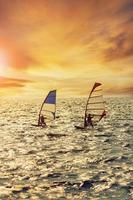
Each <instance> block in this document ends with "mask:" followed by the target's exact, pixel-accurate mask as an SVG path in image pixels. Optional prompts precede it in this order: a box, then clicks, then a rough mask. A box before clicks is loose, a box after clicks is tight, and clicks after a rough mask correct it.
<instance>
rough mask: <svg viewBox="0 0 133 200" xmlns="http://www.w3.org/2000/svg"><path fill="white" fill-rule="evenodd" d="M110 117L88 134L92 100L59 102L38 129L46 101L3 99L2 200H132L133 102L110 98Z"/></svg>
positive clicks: (0, 133)
mask: <svg viewBox="0 0 133 200" xmlns="http://www.w3.org/2000/svg"><path fill="white" fill-rule="evenodd" d="M105 100H106V110H107V116H106V118H105V119H103V120H101V122H100V123H99V124H98V125H97V126H95V127H94V128H89V129H87V130H77V129H76V128H75V125H80V126H82V125H83V117H84V109H85V104H86V99H84V98H67V99H58V101H57V116H58V117H57V119H56V120H55V121H54V122H51V123H50V124H49V125H48V126H47V128H42V127H36V126H33V124H37V120H38V112H39V109H40V105H41V101H40V99H33V100H32V99H21V98H8V97H7V98H6V97H4V98H1V99H0V200H16V199H17V200H22V199H28V200H112V199H113V200H119V199H120V200H132V199H133V99H132V98H131V97H127V96H125V97H122V96H121V97H107V98H106V99H105Z"/></svg>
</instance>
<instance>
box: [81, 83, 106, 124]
mask: <svg viewBox="0 0 133 200" xmlns="http://www.w3.org/2000/svg"><path fill="white" fill-rule="evenodd" d="M89 114H90V116H91V117H92V118H91V121H92V124H93V125H96V124H97V123H98V122H99V121H101V119H102V118H103V117H105V115H106V111H105V102H104V100H103V94H102V84H101V83H95V84H94V86H93V88H92V90H91V92H90V94H89V97H88V100H87V104H86V109H85V117H84V126H86V117H87V116H88V115H89Z"/></svg>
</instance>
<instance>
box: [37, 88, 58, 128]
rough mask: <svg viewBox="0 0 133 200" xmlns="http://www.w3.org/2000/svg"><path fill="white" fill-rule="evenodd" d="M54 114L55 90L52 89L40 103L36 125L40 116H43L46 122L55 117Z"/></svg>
mask: <svg viewBox="0 0 133 200" xmlns="http://www.w3.org/2000/svg"><path fill="white" fill-rule="evenodd" d="M55 114H56V90H52V91H50V92H49V93H48V95H47V96H46V98H45V100H44V101H43V103H42V106H41V109H40V112H39V118H38V125H39V123H40V116H43V117H44V119H45V122H46V123H48V122H50V121H52V120H54V119H55Z"/></svg>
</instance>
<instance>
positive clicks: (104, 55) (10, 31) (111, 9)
mask: <svg viewBox="0 0 133 200" xmlns="http://www.w3.org/2000/svg"><path fill="white" fill-rule="evenodd" d="M131 8H132V1H131V0H123V1H121V0H112V1H109V2H107V0H99V1H97V0H73V1H68V0H56V1H55V0H47V1H44V0H38V1H36V0H28V1H27V0H23V1H20V0H16V1H10V0H6V1H0V38H1V39H0V48H3V49H6V50H7V52H8V57H9V58H8V63H9V67H10V68H11V70H14V71H15V73H17V72H18V74H19V75H20V76H21V75H22V74H23V73H24V75H26V77H28V76H29V77H30V78H31V79H36V80H37V81H38V83H36V84H37V85H36V87H38V90H39V89H40V88H39V86H40V85H41V84H42V88H44V86H45V85H47V83H49V86H48V85H47V87H51V86H52V85H53V84H54V83H55V81H54V79H53V77H55V78H57V77H58V79H59V76H61V81H57V82H58V83H57V82H56V83H57V85H56V84H55V85H56V86H58V87H59V88H61V89H63V88H64V89H66V90H67V91H69V90H70V92H71V91H74V90H75V91H77V90H78V92H80V93H81V92H82V91H83V88H82V87H84V86H83V85H84V84H83V82H84V81H83V80H84V79H86V78H87V79H88V80H91V81H95V79H98V80H99V79H100V80H101V81H103V82H105V84H106V85H108V81H109V82H110V83H112V85H113V84H114V83H113V80H114V76H115V78H116V84H118V85H119V84H120V87H119V90H121V89H123V91H124V88H128V87H130V83H131V76H129V73H131V67H132V60H131V56H132V53H133V47H132V35H133V33H132V32H133V28H132V12H131ZM3 38H4V39H3ZM9 71H10V70H9ZM16 71H17V72H16ZM121 71H122V72H123V73H121ZM116 73H117V77H116ZM46 75H48V76H50V75H51V81H50V82H47V83H46V82H45V81H44V83H42V82H41V83H40V80H38V78H37V76H43V77H45V76H46ZM79 76H80V77H79ZM14 77H16V74H15V76H14ZM106 77H108V80H107V79H106ZM67 78H68V79H67ZM66 79H67V81H70V84H68V83H67V82H66ZM119 79H121V81H120V83H119V81H118V80H119ZM73 80H75V82H76V83H77V80H78V83H77V84H78V85H77V87H78V88H79V89H76V85H75V82H74V81H73ZM98 80H97V81H98ZM125 80H126V81H125ZM122 82H123V83H124V84H123V83H122ZM17 84H20V85H21V83H17ZM27 84H28V83H27ZM39 84H40V85H39ZM43 84H44V85H43ZM72 84H73V85H74V89H73V88H72V87H71V85H72ZM86 84H87V82H86V83H85V85H86ZM80 85H81V86H80ZM34 87H35V85H34ZM109 88H111V87H109ZM30 89H31V88H30ZM117 91H118V90H117ZM129 92H130V90H129Z"/></svg>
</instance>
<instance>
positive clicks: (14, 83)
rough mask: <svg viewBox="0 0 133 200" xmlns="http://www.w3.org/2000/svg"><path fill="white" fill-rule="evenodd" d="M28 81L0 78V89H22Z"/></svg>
mask: <svg viewBox="0 0 133 200" xmlns="http://www.w3.org/2000/svg"><path fill="white" fill-rule="evenodd" d="M30 82H31V81H30V80H23V79H14V78H8V77H0V88H12V87H24V86H25V85H26V84H27V83H30Z"/></svg>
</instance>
